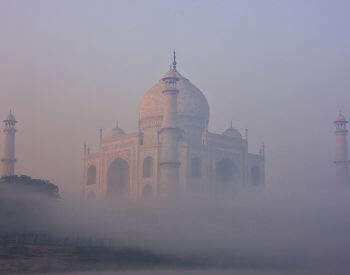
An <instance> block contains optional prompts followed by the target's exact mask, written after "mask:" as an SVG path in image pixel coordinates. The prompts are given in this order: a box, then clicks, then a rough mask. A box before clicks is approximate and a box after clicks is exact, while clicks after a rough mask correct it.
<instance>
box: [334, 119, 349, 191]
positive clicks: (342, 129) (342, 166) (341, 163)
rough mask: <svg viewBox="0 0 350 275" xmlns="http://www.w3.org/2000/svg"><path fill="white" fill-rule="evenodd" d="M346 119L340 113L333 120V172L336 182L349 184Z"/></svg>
mask: <svg viewBox="0 0 350 275" xmlns="http://www.w3.org/2000/svg"><path fill="white" fill-rule="evenodd" d="M347 123H348V121H347V120H346V119H345V117H344V116H343V114H342V113H339V116H338V117H337V119H336V120H335V121H334V124H335V131H334V133H335V161H334V163H335V173H336V182H337V184H349V183H350V182H349V157H348V141H347V134H348V130H347V129H346V124H347Z"/></svg>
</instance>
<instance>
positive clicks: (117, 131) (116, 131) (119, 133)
mask: <svg viewBox="0 0 350 275" xmlns="http://www.w3.org/2000/svg"><path fill="white" fill-rule="evenodd" d="M122 135H125V132H124V130H123V129H121V128H119V126H118V124H117V125H116V126H115V128H113V129H112V130H111V131H110V132H109V136H110V137H119V136H122Z"/></svg>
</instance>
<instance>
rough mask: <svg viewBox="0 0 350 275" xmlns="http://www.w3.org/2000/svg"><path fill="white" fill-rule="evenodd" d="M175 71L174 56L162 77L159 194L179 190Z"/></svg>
mask: <svg viewBox="0 0 350 275" xmlns="http://www.w3.org/2000/svg"><path fill="white" fill-rule="evenodd" d="M178 80H179V79H178V77H177V71H176V56H175V51H174V61H173V66H172V68H171V70H170V71H169V72H168V73H167V75H166V76H165V77H164V78H162V81H164V83H165V88H164V90H163V92H162V94H163V121H162V127H161V129H160V130H159V137H160V144H161V146H160V155H159V169H160V174H159V188H158V191H159V194H160V195H168V194H170V193H174V192H177V191H179V169H180V161H179V156H178V141H179V138H180V136H181V133H182V130H181V129H180V128H178V127H177V95H178V93H179V90H178V89H177V88H176V82H177V81H178Z"/></svg>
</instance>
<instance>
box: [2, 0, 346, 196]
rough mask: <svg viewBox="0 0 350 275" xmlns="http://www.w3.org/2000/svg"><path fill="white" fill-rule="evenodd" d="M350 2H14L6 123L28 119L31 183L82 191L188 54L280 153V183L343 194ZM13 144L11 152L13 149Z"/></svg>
mask: <svg viewBox="0 0 350 275" xmlns="http://www.w3.org/2000/svg"><path fill="white" fill-rule="evenodd" d="M349 12H350V1H340V0H339V1H336V0H329V1H322V0H315V1H311V0H310V1H302V0H300V1H297V0H290V1H280V0H276V1H272V0H270V1H269V0H266V1H260V0H259V1H243V0H242V1H231V0H230V1H214V0H213V1H203V0H200V1H194V0H193V1H188V0H187V1H185V0H184V1H180V0H178V1H164V0H163V1H103V0H95V1H87V0H81V1H78V0H76V1H75V0H57V1H47V0H42V1H36V0H31V1H19V0H18V1H17V0H0V117H3V118H4V117H5V116H6V115H7V113H8V111H9V109H10V108H12V109H14V113H15V116H16V118H17V120H18V121H19V123H18V125H17V129H18V132H17V137H16V138H17V144H16V145H17V153H16V156H17V159H18V162H17V173H23V174H28V175H31V176H33V177H40V178H47V179H49V180H52V181H53V182H54V183H56V184H58V185H59V187H60V188H61V190H62V192H63V193H64V194H68V193H71V192H74V193H78V192H79V191H80V190H81V180H82V160H81V157H82V148H83V144H84V142H88V143H89V144H90V145H91V147H92V149H94V148H96V145H97V143H98V129H99V128H101V127H102V128H103V129H104V131H105V132H106V131H108V130H109V129H110V128H112V127H113V126H114V124H115V121H116V120H118V121H119V125H120V126H121V127H122V128H124V129H125V130H127V131H135V130H136V129H137V121H138V104H139V102H140V99H141V98H142V95H143V94H144V93H145V92H146V91H147V89H148V88H150V87H151V86H152V85H153V83H155V82H156V81H158V80H159V78H161V76H162V74H163V73H164V72H165V71H166V70H167V69H168V67H169V64H170V62H171V52H172V50H173V49H174V48H175V49H176V50H177V53H178V54H177V55H178V69H179V71H180V72H181V73H182V74H183V75H184V76H185V77H187V78H189V79H190V80H191V81H192V83H194V84H195V85H196V86H197V87H199V88H200V89H201V90H202V91H203V93H204V94H205V96H206V97H207V99H208V101H209V105H210V127H209V128H210V130H211V131H218V132H222V131H224V130H225V128H227V127H228V126H229V121H230V120H231V119H232V120H233V123H234V126H235V127H236V128H237V129H238V130H240V131H241V133H244V128H248V129H249V134H250V136H249V141H250V151H252V152H257V150H258V147H259V146H260V144H261V143H262V142H264V143H265V144H266V146H267V152H266V155H267V161H268V163H267V177H268V178H267V180H268V181H269V184H271V186H272V185H276V184H280V185H284V184H298V183H301V184H304V185H305V184H310V185H311V186H315V185H317V184H333V182H332V180H333V178H334V170H333V159H334V153H333V152H334V134H333V125H332V122H333V120H334V118H335V117H336V116H337V113H338V111H339V110H340V109H341V110H343V113H344V114H345V115H346V116H347V117H348V118H350V106H349V102H350V77H349V71H350V28H349V26H350V17H349ZM1 145H2V144H1Z"/></svg>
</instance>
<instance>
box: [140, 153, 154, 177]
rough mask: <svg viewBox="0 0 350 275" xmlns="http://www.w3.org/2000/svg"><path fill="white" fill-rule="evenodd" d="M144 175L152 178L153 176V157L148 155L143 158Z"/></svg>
mask: <svg viewBox="0 0 350 275" xmlns="http://www.w3.org/2000/svg"><path fill="white" fill-rule="evenodd" d="M142 167H143V168H142V170H143V173H142V175H143V177H144V178H152V176H153V159H152V157H150V156H148V157H146V158H145V159H144V160H143V166H142Z"/></svg>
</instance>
